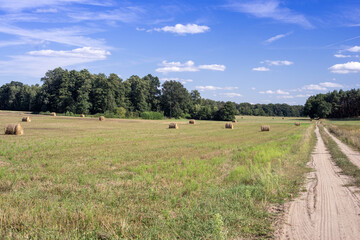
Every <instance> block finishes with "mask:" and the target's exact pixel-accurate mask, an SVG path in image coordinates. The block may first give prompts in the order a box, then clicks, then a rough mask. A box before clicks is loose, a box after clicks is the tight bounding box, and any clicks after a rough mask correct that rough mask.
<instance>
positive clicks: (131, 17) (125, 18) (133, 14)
mask: <svg viewBox="0 0 360 240" xmlns="http://www.w3.org/2000/svg"><path fill="white" fill-rule="evenodd" d="M143 12H144V10H143V9H142V8H140V7H124V8H120V9H115V10H111V11H98V12H88V11H86V12H85V11H79V12H73V13H70V14H68V16H69V17H70V18H71V19H72V20H75V21H78V22H80V21H115V22H116V21H119V22H124V23H130V22H135V21H137V20H139V16H140V14H142V13H143Z"/></svg>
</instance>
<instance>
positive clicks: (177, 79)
mask: <svg viewBox="0 0 360 240" xmlns="http://www.w3.org/2000/svg"><path fill="white" fill-rule="evenodd" d="M171 80H173V81H178V82H181V83H182V84H186V83H189V82H193V80H192V79H183V78H160V81H162V82H166V81H171Z"/></svg>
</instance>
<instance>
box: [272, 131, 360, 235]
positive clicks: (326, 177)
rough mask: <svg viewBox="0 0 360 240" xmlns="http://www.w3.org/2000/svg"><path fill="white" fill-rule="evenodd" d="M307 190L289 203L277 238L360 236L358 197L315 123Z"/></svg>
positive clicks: (359, 203)
mask: <svg viewBox="0 0 360 240" xmlns="http://www.w3.org/2000/svg"><path fill="white" fill-rule="evenodd" d="M315 133H316V136H317V144H316V147H315V150H314V152H313V154H312V155H311V161H310V163H309V164H310V166H311V167H313V168H314V170H315V171H314V172H311V173H310V174H309V175H308V178H307V184H306V192H303V193H302V194H301V196H300V197H298V198H296V199H295V200H294V201H293V202H291V203H290V206H289V208H288V211H287V213H286V214H285V222H286V223H285V225H284V226H283V229H282V234H281V236H280V237H279V238H280V239H299V240H300V239H301V240H302V239H314V240H317V239H321V240H322V239H323V240H332V239H333V240H341V239H360V199H359V197H358V196H356V195H355V194H354V193H353V192H352V191H350V189H349V188H347V187H345V186H344V184H346V183H347V180H346V177H344V176H341V175H340V174H339V172H340V169H339V168H338V167H337V166H335V165H334V163H333V162H332V161H331V155H330V154H329V152H328V151H327V149H326V147H325V144H324V141H323V140H322V138H321V135H320V132H319V129H318V127H316V130H315Z"/></svg>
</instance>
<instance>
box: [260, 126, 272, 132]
mask: <svg viewBox="0 0 360 240" xmlns="http://www.w3.org/2000/svg"><path fill="white" fill-rule="evenodd" d="M261 131H262V132H264V131H267V132H268V131H270V126H269V125H262V126H261Z"/></svg>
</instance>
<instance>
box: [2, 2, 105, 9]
mask: <svg viewBox="0 0 360 240" xmlns="http://www.w3.org/2000/svg"><path fill="white" fill-rule="evenodd" d="M73 3H80V4H86V5H98V6H110V5H111V2H110V1H96V0H36V1H32V0H11V1H9V0H0V9H4V10H7V11H21V10H23V9H33V8H42V7H47V6H51V7H53V6H61V5H67V4H73Z"/></svg>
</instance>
